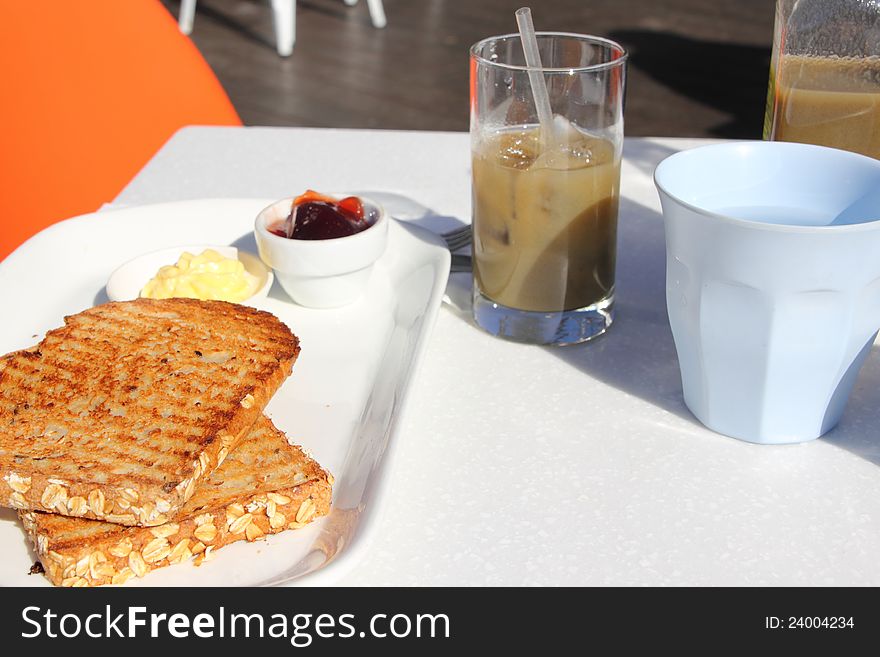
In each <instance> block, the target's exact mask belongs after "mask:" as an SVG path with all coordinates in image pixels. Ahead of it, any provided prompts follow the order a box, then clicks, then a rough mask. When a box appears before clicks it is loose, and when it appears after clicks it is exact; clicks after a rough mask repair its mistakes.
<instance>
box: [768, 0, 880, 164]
mask: <svg viewBox="0 0 880 657" xmlns="http://www.w3.org/2000/svg"><path fill="white" fill-rule="evenodd" d="M764 138H765V139H772V140H778V141H795V142H802V143H810V144H819V145H822V146H831V147H834V148H840V149H843V150H848V151H854V152H856V153H862V154H864V155H869V156H871V157H874V158H877V159H880V0H777V4H776V28H775V34H774V40H773V57H772V60H771V64H770V88H769V93H768V96H767V112H766V115H765V121H764Z"/></svg>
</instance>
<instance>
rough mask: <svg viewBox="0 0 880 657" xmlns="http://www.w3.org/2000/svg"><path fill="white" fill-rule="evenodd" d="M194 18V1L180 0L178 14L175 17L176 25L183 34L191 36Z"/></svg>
mask: <svg viewBox="0 0 880 657" xmlns="http://www.w3.org/2000/svg"><path fill="white" fill-rule="evenodd" d="M195 18H196V0H180V14H178V17H177V25H178V27H180V31H181V32H183V33H184V34H191V33H192V31H193V21H195Z"/></svg>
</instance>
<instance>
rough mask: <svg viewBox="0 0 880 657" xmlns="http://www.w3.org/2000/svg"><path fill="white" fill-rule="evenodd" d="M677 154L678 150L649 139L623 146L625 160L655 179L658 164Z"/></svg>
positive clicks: (626, 143) (628, 142) (631, 141)
mask: <svg viewBox="0 0 880 657" xmlns="http://www.w3.org/2000/svg"><path fill="white" fill-rule="evenodd" d="M675 153H678V150H677V149H675V148H670V147H669V146H664V145H662V144H657V143H655V142H651V141H648V140H647V139H639V140H636V141H633V140H629V141H625V142H624V144H623V158H624V160H625V161H626V162H627V163H629V164H632V165H633V166H634V167H636V168H637V169H638V170H639V171H641V172H642V173H644V174H645V175H646V176H648V177H649V178H653V177H654V169H655V168H657V164H658V163H660V162H662V161H663V160H665V159H666V158H667V157H669V156H670V155H674V154H675Z"/></svg>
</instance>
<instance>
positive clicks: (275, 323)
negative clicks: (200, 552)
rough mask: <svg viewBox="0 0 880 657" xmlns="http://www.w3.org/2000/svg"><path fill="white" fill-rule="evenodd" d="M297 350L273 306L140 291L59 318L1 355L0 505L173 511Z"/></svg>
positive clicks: (77, 513)
mask: <svg viewBox="0 0 880 657" xmlns="http://www.w3.org/2000/svg"><path fill="white" fill-rule="evenodd" d="M298 354H299V340H298V339H297V338H296V336H294V335H293V334H292V333H291V332H290V330H289V329H288V328H287V327H286V326H285V325H284V324H283V323H282V322H280V321H279V320H278V319H277V318H275V317H274V316H273V315H271V314H270V313H266V312H262V311H258V310H255V309H253V308H249V307H246V306H240V305H237V304H230V303H225V302H222V301H196V300H192V299H165V300H150V299H138V300H136V301H130V302H122V303H108V304H105V305H103V306H97V307H95V308H91V309H89V310H86V311H84V312H82V313H78V314H77V315H73V316H70V317H66V318H65V325H64V326H63V327H61V328H59V329H55V330H53V331H50V332H49V333H47V335H46V337H45V339H44V340H43V341H42V342H40V344H39V345H37V346H36V347H34V348H32V349H28V350H23V351H19V352H15V353H12V354H8V355H7V356H5V357H3V358H2V359H0V363H2V366H0V505H3V506H11V507H14V508H18V509H33V510H39V511H51V512H53V513H57V514H61V515H68V516H73V517H82V518H93V519H103V520H106V521H108V522H112V523H116V524H122V525H141V526H155V525H161V524H163V523H165V522H168V521H169V520H171V519H173V518H174V517H175V516H176V514H177V513H178V512H179V510H180V509H181V507H182V506H183V505H184V504H185V503H186V501H187V500H188V499H189V498H190V497H191V496H192V495H193V492H194V490H195V488H196V484H197V482H198V481H199V480H200V479H201V478H202V477H203V476H205V475H206V474H209V473H210V472H212V471H213V470H214V469H215V468H216V467H217V466H218V465H219V464H220V463H222V462H223V460H224V459H225V458H226V456H227V455H228V454H229V452H230V451H232V450H233V449H234V448H235V447H236V446H237V445H238V444H239V442H240V441H241V439H242V438H243V437H244V436H245V435H246V434H247V432H248V430H249V429H250V427H251V426H252V425H253V423H254V422H255V420H256V419H257V418H258V417H259V415H260V414H261V412H262V410H263V408H264V407H265V406H266V404H267V403H268V401H269V399H271V397H272V395H274V393H275V392H276V391H277V389H278V388H279V387H280V386H281V384H282V383H283V382H284V380H285V379H286V378H287V376H288V375H289V374H290V372H291V369H292V367H293V363H294V361H295V360H296V357H297V356H298Z"/></svg>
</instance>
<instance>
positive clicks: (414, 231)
mask: <svg viewBox="0 0 880 657" xmlns="http://www.w3.org/2000/svg"><path fill="white" fill-rule="evenodd" d="M271 202H272V200H271V199H269V200H255V199H205V200H196V201H184V202H177V203H165V204H159V205H151V206H141V207H133V208H125V209H121V210H112V211H105V212H101V213H95V214H90V215H84V216H82V217H77V218H74V219H70V220H67V221H64V222H61V223H59V224H56V225H55V226H52V227H50V228H48V229H46V230H44V231H43V232H41V233H39V234H38V235H36V236H35V237H33V238H31V239H30V240H29V241H28V242H26V243H25V244H24V245H22V246H21V247H20V248H19V249H18V250H17V251H15V252H14V253H13V254H12V255H10V256H9V257H8V258H7V259H6V260H4V261H3V262H2V263H0V308H3V309H4V312H3V320H4V321H2V322H0V353H6V352H9V351H13V350H15V349H21V348H23V347H28V346H31V345H33V344H36V342H37V341H38V340H39V339H40V338H42V335H43V334H44V333H45V332H46V331H47V330H49V329H51V328H54V327H56V326H60V325H62V323H63V317H64V316H65V315H70V314H73V313H76V312H79V311H81V310H83V309H85V308H88V307H91V306H93V305H95V304H100V303H104V302H105V301H106V300H107V299H106V295H105V293H104V284H105V283H106V281H107V277H108V276H109V275H110V273H111V272H112V271H113V270H114V269H115V268H116V267H117V266H119V265H120V264H122V263H123V262H125V261H127V260H129V259H131V258H133V257H136V256H138V255H140V254H142V253H147V252H149V251H153V250H156V249H161V248H165V247H171V246H175V245H180V244H197V243H199V244H217V245H227V244H228V245H234V246H237V247H238V248H239V249H243V250H245V251H251V252H254V253H256V246H255V244H254V241H253V234H252V229H253V220H254V218H255V217H256V215H257V213H258V212H259V211H260V210H261V209H262V208H263V207H265V206H267V205H268V204H269V203H271ZM449 261H450V256H449V253H448V251H447V250H446V248H445V247H444V245H443V241H442V240H441V239H440V238H439V237H437V236H435V235H434V234H432V233H430V232H428V231H426V230H424V229H422V228H418V227H417V226H413V225H410V224H406V223H402V222H396V221H394V222H392V223H391V225H390V226H389V234H388V247H387V249H386V251H385V254H384V255H383V256H382V258H381V259H380V260H379V261H378V262H377V263H376V267H375V269H374V271H373V274H372V277H371V279H370V284H369V287H368V289H367V291H366V293H365V294H364V296H363V297H362V298H361V299H360V300H358V301H357V302H355V303H354V304H352V305H350V306H346V307H344V308H340V309H334V310H313V309H308V308H303V307H300V306H297V305H295V304H293V303H291V302H290V300H289V299H288V297H287V296H286V295H285V294H284V292H283V291H282V290H281V289H280V287H278V285H277V283H276V285H275V287H274V288H273V289H272V291H271V292H270V293H269V297H268V298H267V299H265V300H262V301H260V302H258V303H256V304H255V305H257V306H258V307H260V308H262V309H263V310H268V311H270V312H272V313H274V314H275V315H276V316H277V317H278V318H279V319H281V320H282V321H283V322H285V323H286V324H288V326H290V328H291V330H292V331H293V332H294V333H295V334H296V335H297V336H298V337H299V338H300V340H301V346H302V353H301V354H300V357H299V360H298V361H297V363H296V365H295V367H294V370H293V375H292V376H291V377H290V378H289V379H288V380H287V381H286V382H285V384H284V385H283V386H282V387H281V389H280V390H279V391H278V393H277V394H276V395H275V397H274V398H273V399H272V401H271V402H270V403H269V406H268V407H267V409H266V413H267V415H268V416H269V417H270V418H271V419H272V420H273V421H274V422H275V424H276V426H277V427H278V428H279V429H281V430H282V431H284V432H285V433H286V434H287V436H288V438H289V439H290V440H291V441H293V442H295V443H297V444H300V445H303V446H304V447H305V448H306V449H307V450H308V451H309V452H310V453H311V454H312V456H314V457H315V458H316V459H317V460H318V462H320V463H321V465H323V466H324V467H325V468H327V469H328V470H330V472H332V473H333V474H334V476H335V478H336V482H335V485H334V493H333V510H332V512H331V514H330V515H329V516H328V517H327V518H323V519H321V520H319V521H317V522H315V523H313V524H312V525H309V526H308V527H306V528H304V529H301V530H297V531H287V532H282V533H281V534H279V535H277V536H271V537H269V538H268V539H267V540H265V541H257V542H256V543H236V544H234V545H230V546H228V547H225V548H223V549H222V550H219V551H218V552H217V553H216V556H215V558H214V559H213V560H212V561H210V562H208V563H207V564H205V565H203V566H201V567H199V568H196V567H195V566H193V565H192V564H189V563H186V564H180V565H176V566H169V567H167V568H161V569H159V570H157V571H155V572H152V573H149V574H148V575H147V576H146V577H145V578H144V579H143V580H132V581H130V582H129V584H128V585H137V584H143V585H148V586H162V585H172V586H231V585H246V586H256V585H264V584H287V583H291V582H293V581H294V580H299V579H300V578H302V577H303V576H305V575H309V577H308V578H307V579H306V580H304V581H306V582H308V583H310V584H315V583H320V584H326V583H332V581H334V580H335V579H337V578H338V577H340V576H341V575H342V574H344V573H345V572H347V571H348V570H349V569H350V568H352V567H353V566H354V565H355V564H356V563H357V561H358V559H359V557H360V555H362V554H363V551H364V550H365V549H366V547H367V546H368V544H369V542H370V538H371V534H372V533H373V531H374V530H375V527H376V524H377V518H376V512H377V510H379V509H380V508H381V500H382V497H383V495H384V494H385V491H386V490H387V486H388V474H389V473H388V469H389V465H390V463H389V462H390V461H391V459H392V456H393V453H394V447H395V436H394V428H395V426H396V424H397V419H398V417H399V414H400V411H401V408H402V406H403V403H404V400H405V398H406V390H407V386H408V383H409V381H410V378H411V376H412V374H413V372H414V370H415V368H416V365H417V364H418V362H419V359H420V357H421V354H422V353H423V351H424V349H425V346H426V343H427V338H428V334H429V332H430V329H431V327H432V326H433V324H434V319H435V317H436V314H437V310H438V308H439V306H440V302H441V299H442V297H443V292H444V289H445V287H446V280H447V277H448V275H449ZM0 553H2V554H3V556H4V558H3V559H2V560H0V584H2V585H6V586H10V585H43V584H48V581H47V580H46V579H45V578H44V577H42V576H28V574H27V573H28V569H29V568H30V566H31V565H32V564H33V562H34V560H35V555H34V553H33V552H32V551H31V550H30V547H29V545H28V541H27V539H26V537H25V534H24V531H23V529H22V527H21V525H20V523H19V522H18V519H17V517H16V514H15V512H13V511H12V510H10V509H0Z"/></svg>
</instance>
